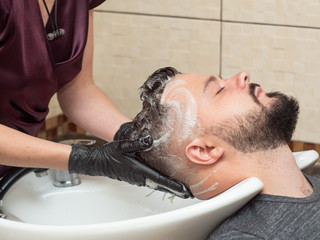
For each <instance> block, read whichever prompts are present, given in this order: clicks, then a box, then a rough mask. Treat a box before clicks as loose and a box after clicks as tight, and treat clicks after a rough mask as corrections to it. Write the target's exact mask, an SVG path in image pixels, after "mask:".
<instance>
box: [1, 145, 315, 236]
mask: <svg viewBox="0 0 320 240" xmlns="http://www.w3.org/2000/svg"><path fill="white" fill-rule="evenodd" d="M294 154H295V157H296V160H297V162H298V166H299V167H300V168H306V167H308V166H311V165H312V164H314V163H315V162H316V160H317V159H318V157H319V155H318V154H317V153H316V152H315V151H306V152H299V153H294ZM81 181H82V183H81V185H78V186H74V187H68V188H57V187H54V186H53V181H52V179H51V177H50V176H46V177H42V178H37V177H35V175H34V174H33V173H29V174H27V175H26V176H24V177H23V178H21V179H20V180H19V181H18V182H16V183H15V184H14V185H13V186H12V187H11V189H9V191H8V192H7V193H6V195H5V197H4V199H3V202H2V206H3V209H4V210H5V212H7V213H8V215H10V214H11V215H14V216H16V217H17V218H19V219H21V220H22V222H19V221H11V220H7V219H0V239H1V240H7V239H8V240H9V239H10V240H11V239H14V240H20V239H21V240H35V239H46V240H56V239H61V240H63V239H65V240H71V239H75V240H88V239H90V240H106V239H108V240H128V239H130V240H195V239H196V240H202V239H206V237H207V236H208V234H209V233H210V232H211V231H212V229H213V228H214V227H216V226H217V225H218V224H219V223H221V222H222V221H223V220H224V219H225V218H226V217H228V216H230V215H231V214H232V213H234V212H235V211H237V210H238V209H239V208H241V207H242V206H243V205H244V204H245V203H247V202H248V201H249V200H250V199H251V198H252V197H254V196H255V195H256V194H258V193H259V192H260V191H261V189H262V187H263V184H262V182H261V181H260V180H259V179H257V178H254V177H253V178H249V179H246V180H245V181H243V182H241V183H239V184H237V185H236V186H234V187H232V188H231V189H229V190H227V191H225V192H224V193H222V194H220V195H218V196H217V197H214V198H212V199H210V200H207V201H199V200H196V199H187V200H185V199H180V198H177V197H176V198H174V199H173V200H172V199H168V197H169V195H166V196H165V197H164V193H162V192H154V193H152V194H151V195H150V193H151V192H152V190H150V189H148V188H143V187H136V186H132V185H129V184H127V183H124V182H118V181H114V180H110V179H107V178H104V177H88V176H81ZM148 195H150V196H148Z"/></svg>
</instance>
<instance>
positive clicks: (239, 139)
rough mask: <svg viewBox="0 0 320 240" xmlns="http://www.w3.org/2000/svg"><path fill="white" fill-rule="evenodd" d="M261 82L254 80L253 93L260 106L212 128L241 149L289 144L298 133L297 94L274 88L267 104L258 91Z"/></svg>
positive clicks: (263, 148) (256, 148) (268, 147)
mask: <svg viewBox="0 0 320 240" xmlns="http://www.w3.org/2000/svg"><path fill="white" fill-rule="evenodd" d="M256 86H259V85H257V84H250V92H249V93H250V96H251V97H252V98H253V100H254V102H255V103H256V104H258V106H260V110H251V111H249V112H248V113H246V114H242V115H241V116H240V115H238V116H235V117H233V118H232V119H229V120H228V121H226V122H224V123H222V124H218V125H217V126H214V127H213V128H212V129H211V132H212V133H213V134H214V135H216V136H218V137H220V138H221V139H223V140H224V141H225V142H227V143H228V144H230V145H231V146H233V147H234V148H235V149H237V150H238V151H241V152H244V153H250V152H251V153H252V152H257V151H266V150H271V149H275V148H277V147H279V146H282V145H285V144H288V143H289V142H290V140H291V138H292V135H293V133H294V130H295V127H296V124H297V120H298V115H299V104H298V102H297V100H296V99H295V98H293V97H289V96H287V95H285V94H283V93H280V92H271V93H268V94H267V96H268V97H270V98H272V99H273V101H272V104H271V106H270V107H268V108H267V107H265V106H263V105H262V104H261V103H260V102H259V100H258V99H257V98H256V96H255V95H254V89H255V87H256Z"/></svg>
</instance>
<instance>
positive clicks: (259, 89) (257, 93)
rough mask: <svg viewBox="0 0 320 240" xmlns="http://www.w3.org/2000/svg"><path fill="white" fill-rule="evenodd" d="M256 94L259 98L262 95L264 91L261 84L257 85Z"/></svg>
mask: <svg viewBox="0 0 320 240" xmlns="http://www.w3.org/2000/svg"><path fill="white" fill-rule="evenodd" d="M254 92H255V94H254V95H255V96H256V98H259V97H260V96H261V93H262V92H263V91H262V89H261V87H260V86H256V88H255V91H254Z"/></svg>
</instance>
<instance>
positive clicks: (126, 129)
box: [113, 122, 193, 198]
mask: <svg viewBox="0 0 320 240" xmlns="http://www.w3.org/2000/svg"><path fill="white" fill-rule="evenodd" d="M132 132H133V128H132V122H127V123H124V124H122V125H121V126H120V128H119V130H118V131H117V132H116V134H115V135H114V138H113V140H115V141H117V140H118V141H119V140H126V139H129V137H130V136H131V134H132ZM152 141H153V140H152ZM145 150H147V149H145ZM136 152H139V151H136ZM136 152H132V154H131V156H132V158H135V159H136V160H137V161H138V162H139V164H141V169H142V168H143V169H144V170H145V171H146V169H148V175H145V185H144V186H148V187H150V188H152V189H155V190H160V191H163V192H169V193H172V194H174V195H176V196H178V197H181V198H189V197H190V198H193V195H192V194H191V193H190V192H189V191H188V190H187V188H186V187H185V186H184V185H183V184H182V183H180V182H178V181H176V180H173V179H172V178H170V177H167V176H165V175H163V174H161V173H159V172H158V171H156V170H154V169H152V168H150V167H149V166H147V165H145V164H144V163H142V162H141V160H140V159H139V157H138V156H137V155H136ZM137 171H139V172H140V174H143V172H142V171H141V170H140V169H139V168H138V169H137ZM136 174H138V172H137V173H136Z"/></svg>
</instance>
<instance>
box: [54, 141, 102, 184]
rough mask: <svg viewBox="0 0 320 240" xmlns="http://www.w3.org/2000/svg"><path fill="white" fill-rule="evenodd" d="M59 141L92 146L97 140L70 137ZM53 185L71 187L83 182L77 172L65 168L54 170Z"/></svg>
mask: <svg viewBox="0 0 320 240" xmlns="http://www.w3.org/2000/svg"><path fill="white" fill-rule="evenodd" d="M59 143H62V144H67V145H72V144H82V145H85V146H90V145H93V144H95V143H96V140H92V139H70V140H64V141H61V142H59ZM53 177H54V181H53V185H54V186H56V187H71V186H76V185H79V184H80V183H81V180H80V177H79V175H78V174H76V173H71V174H70V173H69V172H68V171H64V170H56V169H55V170H54V171H53Z"/></svg>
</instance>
